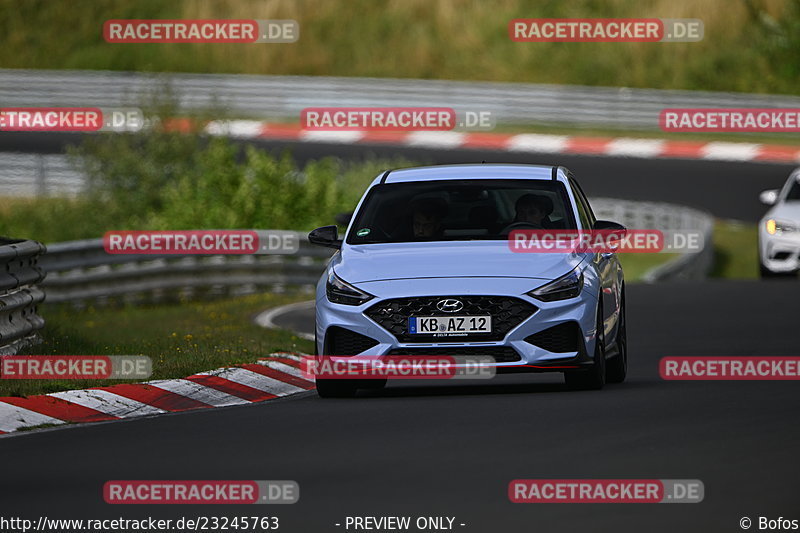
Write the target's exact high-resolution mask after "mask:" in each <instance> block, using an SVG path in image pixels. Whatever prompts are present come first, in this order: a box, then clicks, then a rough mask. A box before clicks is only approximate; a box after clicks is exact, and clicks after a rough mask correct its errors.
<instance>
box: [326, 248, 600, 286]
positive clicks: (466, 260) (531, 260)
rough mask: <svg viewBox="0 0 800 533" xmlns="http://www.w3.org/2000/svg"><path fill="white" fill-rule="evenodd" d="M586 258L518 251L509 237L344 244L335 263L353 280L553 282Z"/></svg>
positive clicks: (340, 273) (338, 271)
mask: <svg viewBox="0 0 800 533" xmlns="http://www.w3.org/2000/svg"><path fill="white" fill-rule="evenodd" d="M583 258H584V256H583V255H582V254H576V253H574V252H571V253H516V252H512V251H511V250H510V249H509V247H508V243H507V242H506V241H467V242H464V241H460V242H423V243H400V244H362V245H358V246H349V245H345V246H344V247H343V248H342V251H341V253H340V254H336V255H335V256H334V258H333V260H332V261H333V263H332V266H333V269H334V271H335V272H336V275H337V276H339V277H340V278H341V279H343V280H345V281H347V282H349V283H362V282H369V281H385V280H396V279H412V278H458V277H465V278H466V277H471V278H476V277H494V278H528V279H543V280H550V279H555V278H557V277H559V276H562V275H564V274H566V273H567V272H569V271H570V270H572V269H573V268H575V267H576V266H577V265H578V264H580V262H581V261H582V260H583Z"/></svg>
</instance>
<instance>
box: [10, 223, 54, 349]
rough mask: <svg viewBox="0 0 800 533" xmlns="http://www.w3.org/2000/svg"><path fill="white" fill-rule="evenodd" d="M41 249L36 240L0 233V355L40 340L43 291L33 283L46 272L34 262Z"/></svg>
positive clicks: (38, 280) (42, 321)
mask: <svg viewBox="0 0 800 533" xmlns="http://www.w3.org/2000/svg"><path fill="white" fill-rule="evenodd" d="M44 251H45V247H44V245H42V244H40V243H38V242H36V241H25V240H19V239H17V240H15V239H7V238H3V237H0V355H10V354H15V353H17V352H18V351H19V350H21V349H22V348H24V347H26V346H30V345H32V344H35V343H37V342H39V341H40V340H41V337H40V336H39V330H40V329H42V327H44V319H43V318H42V317H40V316H39V315H38V314H37V306H38V305H39V304H40V303H42V301H43V300H44V292H43V291H42V290H41V289H40V288H39V287H37V286H36V284H37V283H39V282H40V281H42V280H43V279H44V276H45V274H44V271H43V270H42V268H41V267H40V266H39V265H38V264H37V259H38V258H39V256H40V255H41V254H42V253H43V252H44Z"/></svg>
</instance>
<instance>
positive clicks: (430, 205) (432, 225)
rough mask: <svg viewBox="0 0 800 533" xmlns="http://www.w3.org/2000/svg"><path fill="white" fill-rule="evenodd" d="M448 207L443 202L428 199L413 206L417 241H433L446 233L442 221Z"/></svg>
mask: <svg viewBox="0 0 800 533" xmlns="http://www.w3.org/2000/svg"><path fill="white" fill-rule="evenodd" d="M446 210H447V207H446V206H445V205H443V203H442V202H437V201H436V200H433V199H426V200H421V201H419V202H416V203H414V204H413V206H412V211H413V213H414V214H413V229H414V238H416V239H433V238H437V237H441V236H442V234H443V233H444V228H443V227H442V219H443V218H444V215H445V212H446Z"/></svg>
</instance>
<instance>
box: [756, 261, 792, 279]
mask: <svg viewBox="0 0 800 533" xmlns="http://www.w3.org/2000/svg"><path fill="white" fill-rule="evenodd" d="M758 273H759V274H760V275H761V279H781V278H784V279H785V278H795V277H797V272H793V271H792V272H773V271H772V270H770V269H768V268H767V267H766V266H764V263H761V262H759V263H758Z"/></svg>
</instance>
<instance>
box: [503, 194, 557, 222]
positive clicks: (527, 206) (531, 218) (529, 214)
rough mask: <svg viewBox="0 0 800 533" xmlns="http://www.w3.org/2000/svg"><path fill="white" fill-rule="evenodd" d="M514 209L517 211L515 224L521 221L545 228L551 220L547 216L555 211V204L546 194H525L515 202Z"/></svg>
mask: <svg viewBox="0 0 800 533" xmlns="http://www.w3.org/2000/svg"><path fill="white" fill-rule="evenodd" d="M514 210H515V211H516V215H515V216H514V222H513V223H514V224H516V223H520V222H521V223H527V224H531V225H534V226H538V227H540V228H545V227H546V226H547V223H548V222H549V219H548V218H547V217H548V215H549V214H550V213H552V212H553V206H552V203H551V202H550V199H549V198H547V197H545V196H539V195H538V194H523V195H522V196H520V197H519V198H518V199H517V203H516V204H514Z"/></svg>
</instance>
